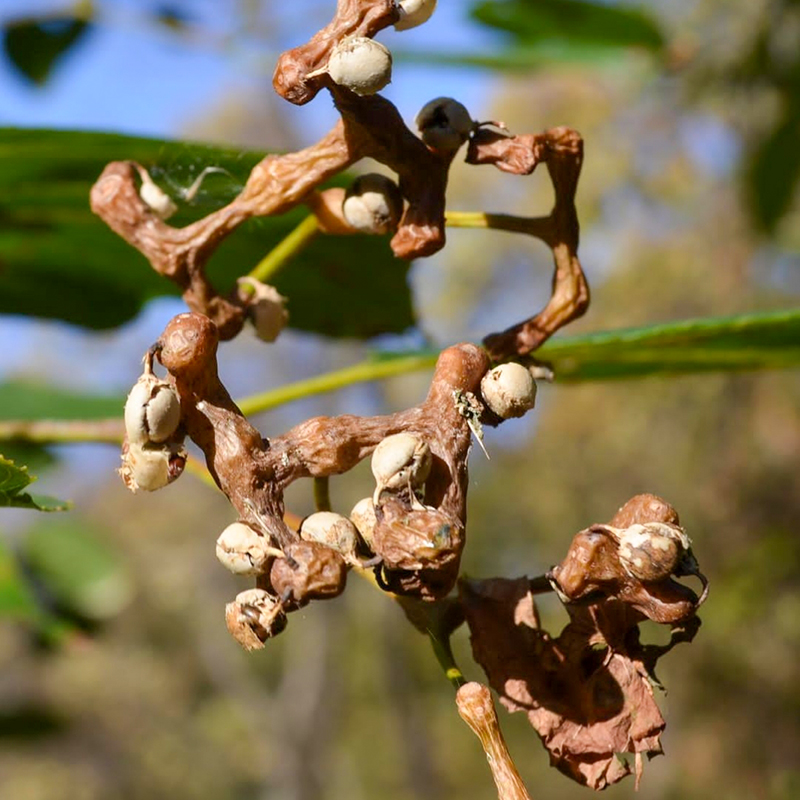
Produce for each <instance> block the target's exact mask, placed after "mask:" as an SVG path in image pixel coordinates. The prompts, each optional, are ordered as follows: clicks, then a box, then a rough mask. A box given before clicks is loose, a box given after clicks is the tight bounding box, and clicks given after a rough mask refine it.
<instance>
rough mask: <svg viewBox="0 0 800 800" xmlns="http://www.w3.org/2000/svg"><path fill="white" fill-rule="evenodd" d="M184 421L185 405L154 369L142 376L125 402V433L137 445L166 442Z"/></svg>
mask: <svg viewBox="0 0 800 800" xmlns="http://www.w3.org/2000/svg"><path fill="white" fill-rule="evenodd" d="M180 421H181V404H180V401H179V400H178V394H177V392H176V391H175V389H174V388H173V387H172V386H171V385H170V384H169V383H167V382H166V381H162V380H160V379H159V378H157V377H156V376H155V375H153V374H152V373H150V372H146V373H145V374H144V375H142V376H141V377H140V378H139V380H138V381H136V383H135V384H134V386H133V389H131V391H130V394H129V395H128V399H127V400H126V401H125V432H126V433H127V435H128V441H129V442H131V443H133V444H146V443H147V442H163V441H166V440H167V439H169V438H170V436H172V434H173V433H175V431H176V430H177V428H178V425H179V424H180Z"/></svg>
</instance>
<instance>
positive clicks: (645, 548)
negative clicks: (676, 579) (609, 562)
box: [608, 522, 691, 583]
mask: <svg viewBox="0 0 800 800" xmlns="http://www.w3.org/2000/svg"><path fill="white" fill-rule="evenodd" d="M608 530H609V531H611V532H612V535H613V536H614V537H615V538H616V539H617V542H618V545H619V560H620V563H621V564H622V566H623V567H624V568H625V571H626V572H627V573H628V574H629V575H632V576H633V577H634V578H637V579H638V580H640V581H642V582H643V583H652V582H655V581H662V580H664V579H665V578H668V577H669V576H670V575H674V574H675V572H676V570H677V569H678V566H679V564H680V563H681V561H682V560H683V559H684V557H685V556H686V554H687V553H688V552H689V549H690V548H691V542H690V541H689V537H688V536H687V535H686V534H685V533H684V531H683V530H682V529H681V528H679V527H677V526H676V525H669V524H667V523H663V522H646V523H644V524H637V525H631V526H630V527H628V528H624V529H622V530H620V529H618V528H611V527H609V528H608Z"/></svg>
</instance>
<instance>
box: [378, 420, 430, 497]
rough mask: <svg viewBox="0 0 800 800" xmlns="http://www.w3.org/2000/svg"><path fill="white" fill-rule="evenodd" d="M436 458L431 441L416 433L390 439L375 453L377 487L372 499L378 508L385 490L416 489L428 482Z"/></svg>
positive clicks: (396, 435) (390, 437) (397, 435)
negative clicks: (426, 440) (429, 443)
mask: <svg viewBox="0 0 800 800" xmlns="http://www.w3.org/2000/svg"><path fill="white" fill-rule="evenodd" d="M432 463H433V456H432V455H431V449H430V447H429V446H428V444H427V442H424V441H423V440H422V439H420V438H419V437H418V436H415V435H414V434H412V433H396V434H394V435H393V436H387V437H386V438H385V439H384V440H383V441H382V442H381V443H380V444H379V445H378V446H377V447H376V448H375V450H374V452H373V453H372V474H373V475H374V476H375V482H376V483H377V486H376V488H375V494H374V495H373V497H372V500H373V502H374V503H375V504H376V505H377V503H378V498H379V497H380V495H381V492H382V491H383V490H384V489H403V488H405V487H410V488H411V489H412V494H413V489H416V488H417V487H419V486H422V484H423V483H425V480H426V479H427V477H428V474H429V473H430V471H431V465H432Z"/></svg>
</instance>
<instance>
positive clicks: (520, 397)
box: [481, 362, 536, 419]
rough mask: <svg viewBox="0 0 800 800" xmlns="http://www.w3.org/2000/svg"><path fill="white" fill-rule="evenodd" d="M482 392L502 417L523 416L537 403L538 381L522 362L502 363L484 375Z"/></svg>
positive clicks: (494, 410)
mask: <svg viewBox="0 0 800 800" xmlns="http://www.w3.org/2000/svg"><path fill="white" fill-rule="evenodd" d="M481 394H482V395H483V399H484V402H485V403H486V405H487V406H488V407H489V408H490V409H491V410H492V411H493V412H494V413H495V414H497V416H498V417H500V418H501V419H511V418H512V417H521V416H522V415H523V414H525V412H526V411H529V410H530V409H532V408H533V406H534V405H535V403H536V381H534V379H533V376H532V375H531V373H530V370H527V369H526V368H525V367H523V366H522V365H521V364H517V363H514V362H511V363H508V364H501V365H500V366H499V367H495V368H494V369H492V370H489V372H487V373H486V374H485V375H484V376H483V380H481Z"/></svg>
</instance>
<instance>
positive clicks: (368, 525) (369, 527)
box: [350, 497, 378, 550]
mask: <svg viewBox="0 0 800 800" xmlns="http://www.w3.org/2000/svg"><path fill="white" fill-rule="evenodd" d="M350 521H351V522H352V523H353V525H355V526H356V529H357V530H358V532H359V533H360V534H361V538H362V539H363V540H364V542H365V544H366V545H367V547H369V549H370V550H372V549H373V547H372V537H373V535H374V533H375V525H376V524H377V522H378V520H377V518H376V516H375V504H374V503H373V502H372V498H371V497H365V498H363V499H362V500H359V501H358V502H357V503H356V504H355V505H354V506H353V510H352V511H351V512H350Z"/></svg>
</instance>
